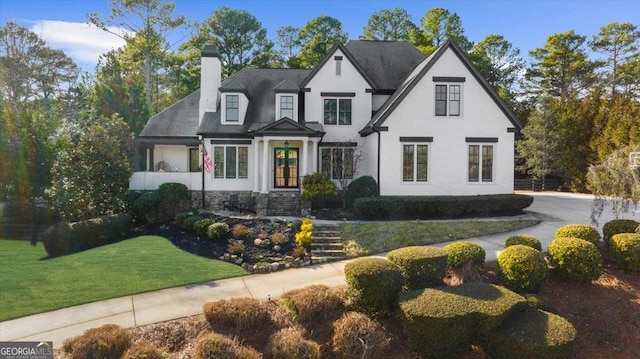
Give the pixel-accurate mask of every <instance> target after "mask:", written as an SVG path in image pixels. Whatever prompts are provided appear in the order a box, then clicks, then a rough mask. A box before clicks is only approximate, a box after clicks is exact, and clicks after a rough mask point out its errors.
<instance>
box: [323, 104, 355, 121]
mask: <svg viewBox="0 0 640 359" xmlns="http://www.w3.org/2000/svg"><path fill="white" fill-rule="evenodd" d="M325 100H336V116H337V117H336V123H335V124H327V123H324V101H325ZM340 100H349V101H351V123H350V124H348V125H341V124H340ZM321 118H322V125H323V126H343V127H344V126H353V97H322V117H321Z"/></svg>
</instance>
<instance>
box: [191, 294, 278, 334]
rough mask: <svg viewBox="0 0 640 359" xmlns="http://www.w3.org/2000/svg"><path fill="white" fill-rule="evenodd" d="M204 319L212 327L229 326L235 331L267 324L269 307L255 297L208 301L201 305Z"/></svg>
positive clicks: (268, 321)
mask: <svg viewBox="0 0 640 359" xmlns="http://www.w3.org/2000/svg"><path fill="white" fill-rule="evenodd" d="M202 314H203V315H204V319H206V320H207V322H209V324H211V326H212V327H213V328H214V329H220V328H231V329H233V330H234V331H235V332H236V333H239V332H242V331H248V330H252V329H255V328H257V327H259V326H261V325H267V324H269V323H270V321H271V319H270V317H269V309H268V308H267V307H266V306H264V305H262V303H260V301H259V300H257V299H255V298H233V299H230V300H225V299H222V300H219V301H217V302H208V303H205V304H204V305H203V306H202Z"/></svg>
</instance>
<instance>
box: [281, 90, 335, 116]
mask: <svg viewBox="0 0 640 359" xmlns="http://www.w3.org/2000/svg"><path fill="white" fill-rule="evenodd" d="M283 96H289V97H293V118H291V119H292V120H293V121H296V122H298V96H296V94H294V93H282V94H276V109H277V111H276V119H275V120H276V121H277V120H280V119H282V117H283V116H282V111H281V110H282V109H281V108H280V105H281V102H280V99H281V98H282V97H283ZM323 104H324V101H323ZM323 115H324V113H323Z"/></svg>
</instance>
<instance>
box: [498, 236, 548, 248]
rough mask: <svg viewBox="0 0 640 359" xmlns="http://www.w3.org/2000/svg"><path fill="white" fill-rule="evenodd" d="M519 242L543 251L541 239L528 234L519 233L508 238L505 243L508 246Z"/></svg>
mask: <svg viewBox="0 0 640 359" xmlns="http://www.w3.org/2000/svg"><path fill="white" fill-rule="evenodd" d="M518 244H521V245H523V246H527V247H531V248H533V249H537V250H538V251H542V244H541V243H540V240H538V238H536V237H534V236H530V235H528V234H518V235H515V236H511V237H509V238H507V241H506V242H505V243H504V247H505V248H507V247H511V246H515V245H518Z"/></svg>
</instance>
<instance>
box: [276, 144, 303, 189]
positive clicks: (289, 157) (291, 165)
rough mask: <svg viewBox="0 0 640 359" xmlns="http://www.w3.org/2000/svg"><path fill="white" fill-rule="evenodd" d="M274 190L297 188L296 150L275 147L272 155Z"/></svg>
mask: <svg viewBox="0 0 640 359" xmlns="http://www.w3.org/2000/svg"><path fill="white" fill-rule="evenodd" d="M273 162H274V163H273V168H274V171H273V183H274V187H275V188H298V149H297V148H284V147H276V148H275V149H274V153H273Z"/></svg>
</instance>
